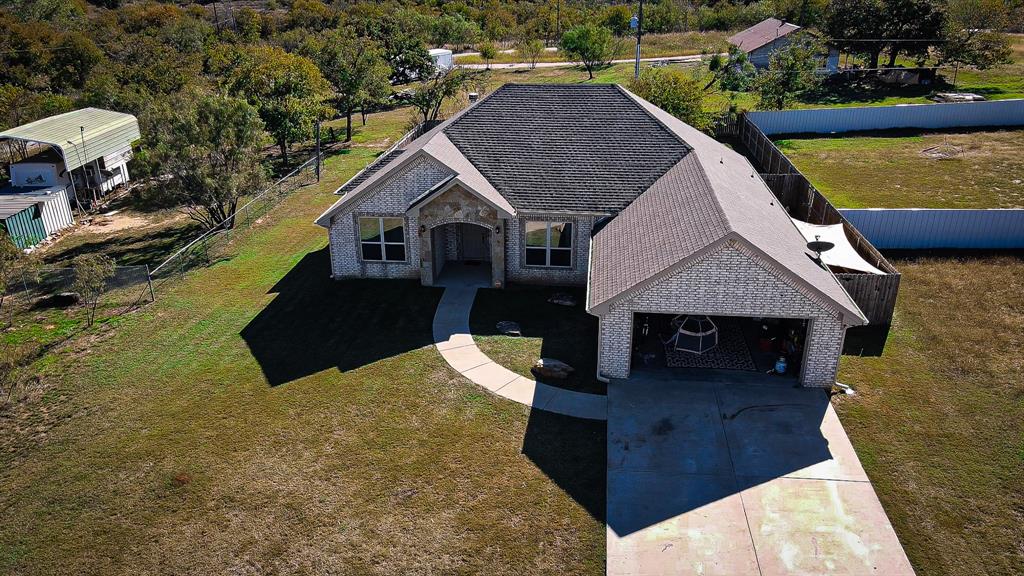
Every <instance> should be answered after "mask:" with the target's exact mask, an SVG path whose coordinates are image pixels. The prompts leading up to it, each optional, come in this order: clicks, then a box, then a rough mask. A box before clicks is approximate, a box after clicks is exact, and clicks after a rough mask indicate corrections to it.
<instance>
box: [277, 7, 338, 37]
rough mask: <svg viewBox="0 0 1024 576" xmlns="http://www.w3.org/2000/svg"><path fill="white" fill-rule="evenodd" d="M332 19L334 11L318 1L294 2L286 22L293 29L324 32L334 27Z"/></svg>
mask: <svg viewBox="0 0 1024 576" xmlns="http://www.w3.org/2000/svg"><path fill="white" fill-rule="evenodd" d="M334 19H335V15H334V11H333V10H331V8H330V6H328V5H327V4H324V3H323V2H321V1H320V0H295V1H294V2H292V5H291V9H290V10H288V20H289V21H290V23H291V26H292V27H293V28H302V29H305V30H313V31H317V30H326V29H327V28H330V27H331V26H333V25H334Z"/></svg>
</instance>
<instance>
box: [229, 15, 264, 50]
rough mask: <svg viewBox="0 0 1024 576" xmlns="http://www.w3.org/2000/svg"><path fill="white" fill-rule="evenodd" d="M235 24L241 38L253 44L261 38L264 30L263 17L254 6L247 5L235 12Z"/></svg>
mask: <svg viewBox="0 0 1024 576" xmlns="http://www.w3.org/2000/svg"><path fill="white" fill-rule="evenodd" d="M235 26H236V27H237V28H238V37H239V39H241V40H242V42H246V43H249V44H252V43H253V42H256V41H258V40H259V39H260V34H261V33H262V32H263V17H262V16H260V13H259V12H257V11H255V10H253V9H252V8H249V7H245V8H242V9H241V10H239V11H238V12H236V13H235Z"/></svg>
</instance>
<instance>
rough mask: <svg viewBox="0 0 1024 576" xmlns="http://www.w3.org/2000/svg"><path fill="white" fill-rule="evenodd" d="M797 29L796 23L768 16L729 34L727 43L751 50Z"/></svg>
mask: <svg viewBox="0 0 1024 576" xmlns="http://www.w3.org/2000/svg"><path fill="white" fill-rule="evenodd" d="M799 29H800V27H799V26H797V25H796V24H790V23H789V22H783V21H782V20H779V19H778V18H768V19H767V20H763V21H761V22H758V23H757V24H754V25H753V26H751V27H750V28H747V29H746V30H744V31H742V32H737V33H736V34H734V35H732V36H730V37H729V43H730V44H732V45H733V46H736V47H738V48H741V49H743V51H744V52H753V51H754V50H757V49H758V48H760V47H762V46H765V45H768V44H771V43H772V42H774V41H775V40H777V39H779V38H782V37H783V36H785V35H787V34H790V33H792V32H796V31H797V30H799Z"/></svg>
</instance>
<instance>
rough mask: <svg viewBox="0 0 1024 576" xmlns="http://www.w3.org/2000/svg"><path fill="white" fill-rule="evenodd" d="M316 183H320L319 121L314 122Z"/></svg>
mask: <svg viewBox="0 0 1024 576" xmlns="http://www.w3.org/2000/svg"><path fill="white" fill-rule="evenodd" d="M316 181H317V182H319V181H320V121H319V120H317V121H316Z"/></svg>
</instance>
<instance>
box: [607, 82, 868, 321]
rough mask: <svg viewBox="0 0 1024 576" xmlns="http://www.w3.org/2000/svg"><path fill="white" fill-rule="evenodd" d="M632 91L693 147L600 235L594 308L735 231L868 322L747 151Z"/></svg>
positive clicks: (850, 313)
mask: <svg viewBox="0 0 1024 576" xmlns="http://www.w3.org/2000/svg"><path fill="white" fill-rule="evenodd" d="M626 93H627V94H629V95H630V96H631V97H632V98H634V99H635V100H636V101H637V102H638V103H639V104H640V105H641V106H643V107H644V108H645V109H647V111H648V112H650V113H651V115H652V116H653V117H655V118H657V119H658V121H660V122H662V123H663V124H664V125H665V126H666V127H667V128H668V129H670V130H672V131H673V132H674V133H675V134H676V135H678V136H679V137H680V138H682V139H683V140H685V141H686V142H688V143H689V144H690V145H691V146H692V148H693V152H692V153H691V154H689V155H688V156H687V158H686V159H684V161H683V162H680V165H679V166H677V167H675V168H673V170H671V171H670V172H669V173H666V174H665V177H663V178H662V179H661V180H659V182H657V183H656V184H655V185H654V186H652V187H651V189H650V190H648V191H647V192H645V193H644V194H643V195H642V196H640V198H638V199H637V200H636V202H634V203H633V204H631V205H630V206H629V207H627V208H626V209H624V210H623V211H622V212H621V213H619V215H618V216H616V217H615V218H613V219H612V220H611V221H610V222H609V223H608V224H607V225H606V226H605V227H604V228H602V229H601V230H600V231H599V232H597V233H596V234H595V235H594V238H593V246H592V252H591V269H590V272H589V274H590V279H589V282H588V286H589V290H588V291H589V294H588V308H590V309H598V310H600V309H602V308H604V307H605V306H606V304H607V303H608V302H610V301H612V300H614V299H616V298H617V297H619V296H620V295H622V294H623V293H625V292H627V291H629V290H633V289H635V288H636V287H637V286H638V285H642V284H645V283H648V282H650V281H652V279H653V278H655V277H657V276H658V275H660V274H662V273H664V271H665V270H667V269H669V268H671V267H673V266H675V265H676V263H678V262H680V261H685V260H686V259H688V258H690V257H692V255H693V254H696V253H699V252H701V251H703V250H705V249H706V248H707V247H708V246H710V245H712V244H714V243H716V242H718V241H721V239H722V238H725V237H726V236H729V235H732V236H734V237H736V238H739V239H742V240H743V241H744V242H746V243H748V244H749V245H750V246H751V247H753V248H754V249H756V250H757V251H758V252H760V253H762V254H764V256H765V257H766V258H767V259H768V260H770V261H772V262H774V263H776V264H777V265H778V267H779V268H780V269H781V270H782V271H783V272H784V273H786V274H788V275H789V276H790V277H791V278H792V279H794V280H795V281H798V282H800V283H802V284H803V285H806V286H807V287H808V288H809V289H811V290H813V291H815V292H817V293H818V294H820V295H821V296H822V297H824V298H825V299H827V300H828V301H831V302H833V303H834V304H835V305H836V306H837V308H838V309H839V310H842V311H843V314H844V315H845V316H846V318H847V319H848V321H849V322H850V323H854V324H856V323H862V322H864V321H865V319H864V315H863V313H862V312H861V311H860V308H858V307H857V304H856V303H855V302H854V301H853V299H852V298H850V295H849V294H847V293H846V290H845V289H844V288H843V287H842V285H841V284H840V283H839V281H838V280H837V279H836V278H835V276H834V275H832V273H831V272H829V271H828V270H826V269H824V268H822V267H821V266H819V265H818V264H817V263H816V262H815V261H814V260H813V259H812V258H811V254H810V252H809V251H808V250H807V247H806V242H805V240H804V238H803V235H802V234H801V233H800V231H799V230H797V228H796V226H795V225H794V224H793V222H792V220H791V219H790V217H789V215H788V214H787V213H786V211H785V209H784V208H783V207H782V205H781V203H779V202H777V201H776V198H775V194H774V193H772V191H771V190H769V189H768V186H767V185H766V184H765V183H764V181H763V180H761V178H760V177H759V176H758V174H757V172H756V171H755V170H754V167H753V166H751V165H750V162H748V161H747V159H746V158H744V157H743V156H742V155H740V154H739V153H737V152H735V151H733V150H731V149H730V148H728V147H726V146H725V145H724V144H722V143H720V142H718V141H717V140H715V139H713V138H711V137H710V136H708V135H707V134H704V133H703V132H700V131H699V130H697V129H696V128H693V127H692V126H690V125H688V124H686V123H684V122H682V121H681V120H679V119H678V118H676V117H674V116H672V115H671V114H669V113H667V112H665V111H664V110H661V109H660V108H658V107H656V106H654V105H653V104H651V103H650V102H647V101H646V100H643V99H642V98H640V97H638V96H636V95H634V94H631V93H629V92H628V91H627V92H626ZM686 164H688V165H686ZM684 165H686V166H684ZM634 244H636V246H633V245H634ZM605 260H608V261H609V262H611V265H607V264H606V263H605V262H604V261H605Z"/></svg>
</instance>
